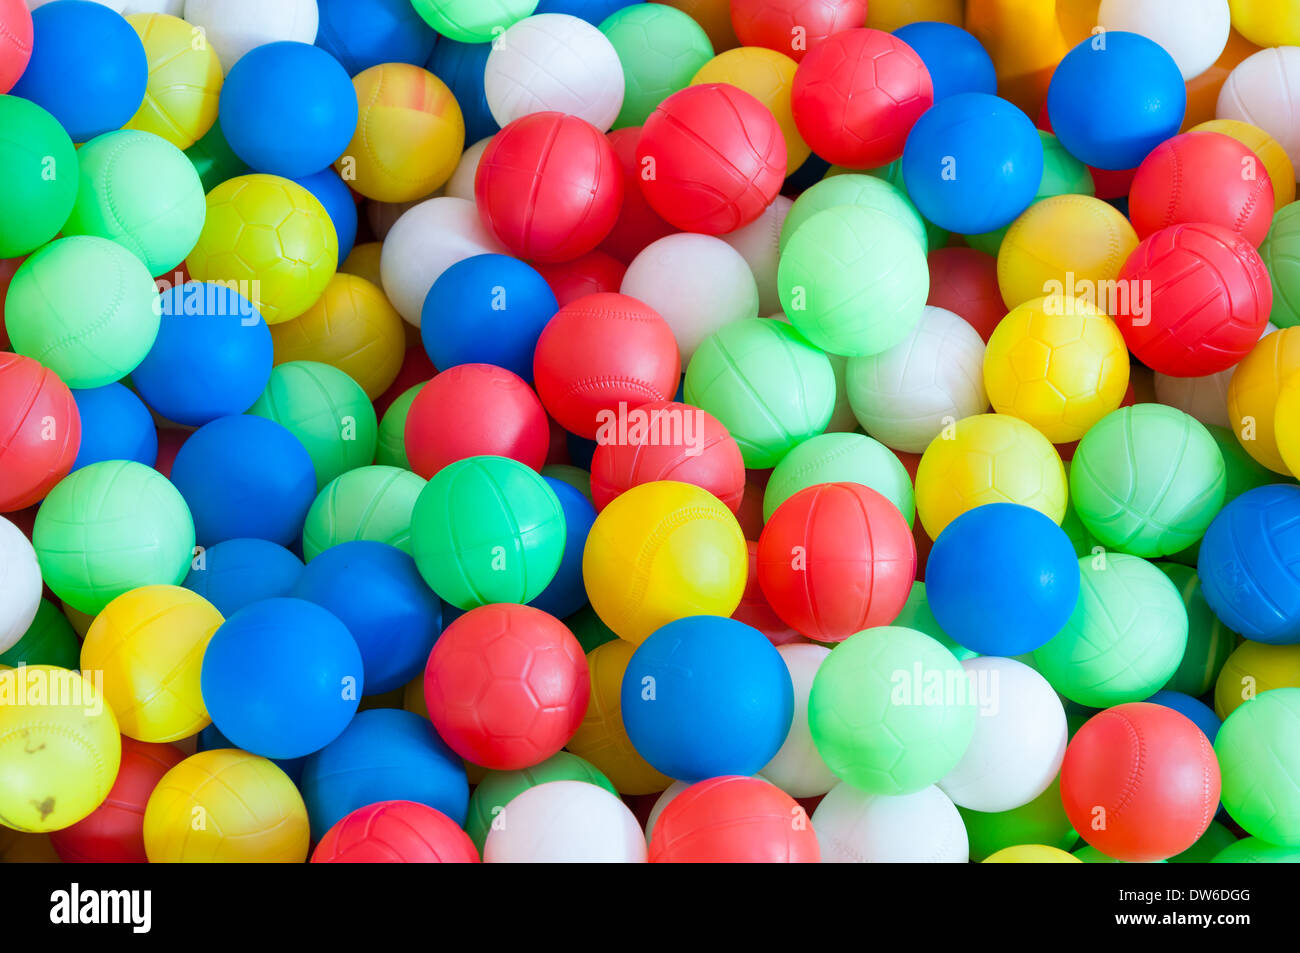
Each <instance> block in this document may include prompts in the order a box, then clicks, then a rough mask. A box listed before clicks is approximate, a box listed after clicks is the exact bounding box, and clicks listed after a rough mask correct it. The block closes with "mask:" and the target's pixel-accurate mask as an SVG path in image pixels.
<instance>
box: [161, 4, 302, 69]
mask: <svg viewBox="0 0 1300 953" xmlns="http://www.w3.org/2000/svg"><path fill="white" fill-rule="evenodd" d="M178 15H179V14H178ZM184 17H185V20H186V22H188V23H191V24H193V25H194V26H195V27H197V28H199V29H201V30H202V31H203V34H204V36H205V38H206V39H207V41H208V43H209V44H211V46H212V47H213V49H215V50H216V51H217V55H218V56H220V57H221V65H222V66H223V67H224V68H225V69H226V70H229V69H230V68H231V67H232V66H234V65H235V64H236V63H237V62H239V60H240V59H241V58H242V57H243V56H244V54H245V53H248V52H249V51H251V50H253V49H254V48H256V47H259V46H264V45H266V44H268V43H276V42H279V41H291V42H295V43H315V42H316V33H317V30H318V28H319V26H320V11H319V9H318V8H317V5H316V0H277V2H276V4H275V5H274V7H272V8H270V9H268V8H267V7H266V4H264V3H262V2H260V0H185V12H184Z"/></svg>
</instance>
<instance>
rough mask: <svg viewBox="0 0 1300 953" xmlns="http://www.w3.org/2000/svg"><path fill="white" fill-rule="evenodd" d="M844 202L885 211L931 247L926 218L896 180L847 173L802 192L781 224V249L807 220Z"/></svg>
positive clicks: (917, 239) (916, 237)
mask: <svg viewBox="0 0 1300 953" xmlns="http://www.w3.org/2000/svg"><path fill="white" fill-rule="evenodd" d="M841 205H856V206H860V207H862V208H865V209H870V210H873V211H876V212H883V213H884V214H885V215H887V216H888V217H890V218H892V219H894V220H895V221H896V222H897V223H898V224H900V225H902V226H904V227H905V228H906V229H907V231H908V232H909V233H910V234H911V235H912V236H913V237H914V238H915V239H916V241H917V243H918V244H919V245H920V246H921V248H922V249H925V248H926V246H927V243H928V241H929V239H928V238H927V237H926V232H925V220H924V219H922V218H921V213H920V212H918V211H917V210H916V206H915V205H913V204H912V201H911V199H909V198H908V197H907V193H906V192H904V191H903V190H902V189H901V188H899V187H898V186H897V185H894V184H893V183H892V182H890V181H888V180H886V179H883V178H877V177H876V176H874V175H855V174H852V173H845V174H842V175H833V176H830V177H829V178H825V179H822V180H821V181H820V182H818V183H817V184H815V185H811V186H809V187H808V188H807V189H805V190H804V191H803V192H801V193H800V195H799V198H797V199H796V200H795V202H794V205H793V207H792V208H791V209H790V214H789V215H788V216H786V219H785V221H784V223H783V224H782V226H781V238H780V250H781V251H782V252H784V251H785V249H786V247H787V246H788V245H789V244H790V240H791V239H792V238H794V235H795V232H797V231H798V230H799V229H800V228H801V227H802V226H803V224H804V222H806V221H808V220H809V219H810V218H813V217H814V216H816V215H817V214H818V213H819V212H824V211H826V210H827V209H831V208H835V207H837V206H841Z"/></svg>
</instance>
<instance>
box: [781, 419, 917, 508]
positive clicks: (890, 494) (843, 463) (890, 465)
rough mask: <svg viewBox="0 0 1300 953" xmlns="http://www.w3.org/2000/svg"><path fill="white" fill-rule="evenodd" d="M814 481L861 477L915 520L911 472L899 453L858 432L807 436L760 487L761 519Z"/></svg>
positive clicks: (857, 480)
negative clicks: (761, 492) (761, 498)
mask: <svg viewBox="0 0 1300 953" xmlns="http://www.w3.org/2000/svg"><path fill="white" fill-rule="evenodd" d="M818 483H861V484H863V485H864V486H869V487H871V489H873V490H875V491H876V492H877V493H879V494H880V495H881V496H883V497H885V498H886V499H888V500H889V502H891V503H893V504H894V505H895V506H896V507H898V511H899V512H900V513H902V514H903V516H904V517H905V518H906V519H907V525H908V526H911V525H912V524H913V522H914V521H915V520H916V499H915V496H914V494H913V492H912V478H911V477H910V476H908V475H907V467H905V466H903V461H902V460H900V459H898V456H897V455H896V454H895V453H894V452H893V451H892V450H890V449H889V448H888V447H886V446H885V445H884V444H883V443H881V442H880V441H878V440H873V439H872V438H871V437H868V436H866V435H864V434H858V433H824V434H818V435H817V436H815V437H809V438H808V439H807V440H805V441H804V442H803V443H801V444H799V445H798V446H797V447H795V448H794V449H793V450H791V451H790V452H789V453H787V454H786V455H785V457H784V458H782V460H781V462H780V463H778V464H777V465H776V469H774V470H773V471H772V476H771V478H770V479H769V480H768V481H767V489H766V490H765V491H764V493H763V520H764V522H766V521H767V520H770V519H771V518H772V514H773V513H775V512H776V508H777V507H778V506H780V505H781V504H782V503H784V502H785V501H786V500H788V499H789V498H790V497H792V496H794V495H795V494H796V493H798V492H799V491H800V490H802V489H806V488H807V487H810V486H816V485H817V484H818Z"/></svg>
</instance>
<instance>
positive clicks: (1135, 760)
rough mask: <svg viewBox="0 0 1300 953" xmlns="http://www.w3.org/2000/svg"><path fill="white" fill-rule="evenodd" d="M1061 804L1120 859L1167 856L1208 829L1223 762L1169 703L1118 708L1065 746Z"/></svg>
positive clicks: (1086, 835) (1087, 835) (1094, 841)
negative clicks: (1220, 763) (1218, 759)
mask: <svg viewBox="0 0 1300 953" xmlns="http://www.w3.org/2000/svg"><path fill="white" fill-rule="evenodd" d="M1061 801H1062V802H1063V803H1064V804H1065V813H1066V816H1067V817H1069V819H1070V824H1071V825H1072V826H1073V827H1074V829H1075V830H1076V831H1078V832H1079V834H1080V836H1082V837H1083V839H1084V840H1086V841H1087V842H1088V843H1089V844H1091V845H1092V846H1093V847H1095V848H1097V849H1098V850H1099V851H1101V852H1102V853H1103V854H1105V855H1106V856H1107V857H1114V858H1115V859H1116V860H1126V861H1131V862H1144V861H1153V860H1163V859H1165V858H1167V857H1172V856H1174V855H1175V854H1179V853H1182V852H1183V851H1185V850H1186V849H1187V848H1189V847H1191V846H1192V844H1194V843H1196V841H1197V839H1198V838H1199V837H1200V836H1201V835H1202V834H1204V833H1205V830H1206V828H1207V827H1209V826H1210V821H1211V820H1213V818H1214V812H1215V811H1216V810H1217V809H1218V805H1219V762H1218V761H1217V760H1216V759H1215V757H1214V748H1213V747H1212V746H1211V745H1210V742H1209V739H1207V738H1206V737H1205V734H1204V732H1202V731H1201V729H1200V728H1198V727H1196V725H1195V723H1193V722H1192V720H1191V719H1189V718H1188V717H1187V716H1185V715H1183V714H1181V713H1180V712H1176V711H1174V710H1173V709H1172V708H1166V707H1165V706H1164V705H1153V704H1150V703H1149V702H1131V703H1129V704H1127V705H1116V706H1115V707H1114V708H1108V709H1106V710H1105V711H1103V712H1101V713H1100V714H1097V715H1094V716H1093V717H1092V718H1090V719H1088V720H1087V721H1086V722H1084V724H1083V727H1081V728H1080V729H1079V730H1078V732H1076V733H1075V736H1074V738H1073V739H1071V741H1070V744H1069V746H1068V747H1067V748H1066V749H1065V761H1064V762H1063V763H1062V765H1061Z"/></svg>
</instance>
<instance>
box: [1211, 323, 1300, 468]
mask: <svg viewBox="0 0 1300 953" xmlns="http://www.w3.org/2000/svg"><path fill="white" fill-rule="evenodd" d="M1297 369H1300V330H1296V329H1295V328H1283V329H1282V330H1281V331H1275V332H1274V333H1272V334H1266V335H1264V337H1263V338H1262V339H1260V341H1259V342H1258V343H1257V344H1256V345H1255V347H1254V348H1253V349H1251V350H1250V352H1249V353H1248V354H1247V355H1246V356H1245V357H1244V358H1243V359H1242V361H1241V363H1240V364H1238V365H1237V368H1236V370H1235V371H1233V374H1232V380H1231V382H1230V383H1229V385H1228V416H1229V418H1231V423H1232V430H1233V433H1234V434H1236V437H1237V440H1238V441H1239V442H1240V444H1241V446H1242V447H1244V448H1245V450H1246V452H1247V453H1249V454H1250V455H1251V456H1252V457H1253V458H1254V459H1255V460H1256V462H1258V463H1261V464H1263V465H1264V466H1266V467H1268V469H1270V470H1272V471H1273V472H1274V473H1282V474H1287V475H1289V474H1290V472H1291V471H1290V468H1289V467H1288V466H1287V464H1286V461H1285V460H1284V458H1283V456H1282V452H1281V450H1280V448H1279V444H1278V438H1277V434H1276V433H1275V425H1276V421H1277V415H1276V411H1277V407H1278V402H1279V396H1280V394H1281V392H1282V390H1283V385H1284V384H1285V383H1286V381H1287V380H1288V378H1289V377H1290V376H1292V373H1293V372H1294V371H1295V370H1297ZM1283 427H1285V424H1283Z"/></svg>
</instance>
